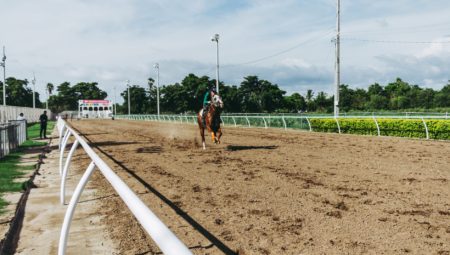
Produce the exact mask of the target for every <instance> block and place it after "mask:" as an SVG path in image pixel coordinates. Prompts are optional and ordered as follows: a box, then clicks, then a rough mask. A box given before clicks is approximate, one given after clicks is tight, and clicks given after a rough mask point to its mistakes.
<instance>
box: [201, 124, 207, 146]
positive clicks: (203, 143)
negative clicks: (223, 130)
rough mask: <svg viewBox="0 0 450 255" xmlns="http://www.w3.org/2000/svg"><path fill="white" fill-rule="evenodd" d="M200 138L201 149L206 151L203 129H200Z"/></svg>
mask: <svg viewBox="0 0 450 255" xmlns="http://www.w3.org/2000/svg"><path fill="white" fill-rule="evenodd" d="M200 136H201V137H202V145H203V149H204V150H206V144H205V129H203V128H200Z"/></svg>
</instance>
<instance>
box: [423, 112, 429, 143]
mask: <svg viewBox="0 0 450 255" xmlns="http://www.w3.org/2000/svg"><path fill="white" fill-rule="evenodd" d="M422 123H423V125H424V126H425V134H426V135H427V139H430V134H429V133H428V126H427V123H426V122H425V120H424V119H423V117H422Z"/></svg>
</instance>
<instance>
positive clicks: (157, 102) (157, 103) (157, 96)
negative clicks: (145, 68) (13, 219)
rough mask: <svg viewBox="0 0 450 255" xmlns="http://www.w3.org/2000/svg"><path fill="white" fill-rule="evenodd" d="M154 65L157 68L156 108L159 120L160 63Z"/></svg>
mask: <svg viewBox="0 0 450 255" xmlns="http://www.w3.org/2000/svg"><path fill="white" fill-rule="evenodd" d="M154 67H155V68H156V108H157V112H158V120H159V63H156V64H155V65H154Z"/></svg>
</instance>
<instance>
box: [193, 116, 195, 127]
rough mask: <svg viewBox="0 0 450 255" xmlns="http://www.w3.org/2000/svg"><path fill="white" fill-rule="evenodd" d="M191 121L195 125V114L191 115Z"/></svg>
mask: <svg viewBox="0 0 450 255" xmlns="http://www.w3.org/2000/svg"><path fill="white" fill-rule="evenodd" d="M192 122H194V125H195V116H192Z"/></svg>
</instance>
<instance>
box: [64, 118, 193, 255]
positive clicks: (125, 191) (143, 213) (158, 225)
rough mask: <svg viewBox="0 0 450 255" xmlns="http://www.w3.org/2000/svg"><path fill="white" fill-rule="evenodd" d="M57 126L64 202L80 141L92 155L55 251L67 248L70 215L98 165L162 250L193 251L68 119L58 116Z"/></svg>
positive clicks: (173, 252) (69, 206) (170, 251)
mask: <svg viewBox="0 0 450 255" xmlns="http://www.w3.org/2000/svg"><path fill="white" fill-rule="evenodd" d="M57 128H58V132H59V137H60V140H59V141H60V144H59V145H60V161H59V166H60V168H59V170H60V171H59V173H60V175H61V191H60V200H61V204H65V183H66V177H67V174H68V170H69V167H70V162H71V159H72V156H73V154H74V152H75V150H76V149H77V147H78V146H79V145H81V147H82V148H83V150H84V152H86V154H87V155H88V156H89V158H90V159H91V163H90V164H89V166H88V168H87V169H86V171H85V172H84V174H83V176H82V177H81V180H80V182H79V183H78V184H77V186H76V188H75V191H74V193H73V195H72V198H71V199H70V202H69V205H68V207H67V211H66V214H65V217H64V221H63V225H62V228H61V235H60V239H59V247H58V254H60V255H62V254H65V252H66V246H67V240H68V235H69V228H70V224H71V221H72V218H73V214H74V211H75V208H76V205H77V203H78V200H79V198H80V196H81V193H82V192H83V189H84V187H85V186H86V184H87V182H88V181H89V178H90V176H91V175H92V173H93V171H94V170H95V169H96V168H97V169H98V170H100V172H101V173H102V174H103V176H104V177H105V178H106V179H107V180H108V181H109V183H110V184H111V186H112V187H113V188H114V190H115V191H116V192H117V193H118V195H119V196H120V198H122V200H123V201H124V202H125V204H126V205H127V207H128V208H129V209H130V211H131V212H132V213H133V215H134V216H135V217H136V219H137V220H138V221H139V223H141V225H142V227H143V228H144V230H145V231H146V232H147V233H148V234H149V235H150V236H151V237H152V239H153V240H154V241H155V243H156V244H157V245H158V246H159V248H160V249H161V251H162V252H163V253H164V254H174V255H175V254H180V255H185V254H192V253H191V251H190V250H189V249H188V248H187V247H186V246H185V245H184V244H183V243H182V242H181V241H180V240H179V239H178V238H177V237H176V236H175V234H173V233H172V231H170V229H169V228H168V227H167V226H166V225H164V223H163V222H162V221H161V220H160V219H159V218H158V217H157V216H156V215H155V214H154V213H153V212H152V211H151V210H150V209H149V208H148V207H147V206H146V205H145V204H144V203H143V202H142V201H141V200H140V199H139V198H138V197H137V196H136V194H135V193H134V192H133V191H132V190H131V189H130V188H129V187H128V186H127V185H126V184H125V182H123V181H122V179H120V177H119V176H117V175H116V174H115V173H114V171H113V170H112V169H111V168H110V167H109V166H108V165H107V164H106V163H105V162H104V161H103V160H102V159H101V158H100V157H99V156H98V155H97V154H96V153H95V152H94V150H93V149H92V148H91V147H90V146H89V145H88V144H87V143H86V141H85V140H84V139H83V138H82V137H81V136H79V135H78V133H76V132H75V131H74V130H73V129H72V128H71V127H69V126H68V125H67V123H66V122H65V121H64V120H63V119H62V118H59V119H58V122H57ZM71 136H73V138H74V143H73V145H72V147H71V148H70V151H69V153H68V154H67V158H66V160H65V163H64V164H63V161H64V151H65V148H66V146H67V144H68V141H69V138H70V137H71Z"/></svg>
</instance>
